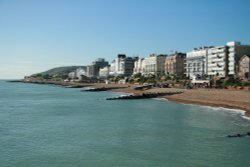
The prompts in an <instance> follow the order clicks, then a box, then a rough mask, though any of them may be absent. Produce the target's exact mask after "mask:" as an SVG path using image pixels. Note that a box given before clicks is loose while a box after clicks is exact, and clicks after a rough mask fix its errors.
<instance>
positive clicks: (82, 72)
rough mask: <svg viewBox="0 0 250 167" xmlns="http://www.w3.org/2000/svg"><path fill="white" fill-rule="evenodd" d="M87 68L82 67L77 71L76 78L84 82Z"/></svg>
mask: <svg viewBox="0 0 250 167" xmlns="http://www.w3.org/2000/svg"><path fill="white" fill-rule="evenodd" d="M86 72H87V67H80V68H77V69H76V78H78V79H79V80H82V77H83V76H86Z"/></svg>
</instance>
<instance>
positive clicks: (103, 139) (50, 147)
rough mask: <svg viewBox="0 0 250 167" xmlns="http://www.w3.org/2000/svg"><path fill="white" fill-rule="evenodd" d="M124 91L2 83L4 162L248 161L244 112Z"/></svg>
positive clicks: (6, 166) (249, 124)
mask: <svg viewBox="0 0 250 167" xmlns="http://www.w3.org/2000/svg"><path fill="white" fill-rule="evenodd" d="M119 95H120V94H119V93H112V92H81V91H80V89H70V88H62V87H59V86H51V85H35V84H24V83H8V82H5V81H0V166H1V167H34V166H44V167H49V166H52V167H70V166H72V167H76V166H83V167H85V166H86V167H88V166H89V167H99V166H100V167H112V166H115V167H118V166H120V167H128V166H131V167H166V166H190V167H193V166H211V167H214V166H220V167H223V166H225V167H230V166H232V167H234V166H240V167H244V166H246V167H247V166H250V160H249V157H250V137H243V138H227V137H226V136H227V135H229V134H237V133H246V132H248V131H250V121H249V120H247V119H244V118H243V117H242V115H241V114H240V113H237V112H234V111H233V110H227V109H223V108H211V107H200V106H195V105H184V104H178V103H173V102H168V101H166V100H157V99H146V100H120V101H119V100H114V101H109V100H106V98H109V97H116V96H119Z"/></svg>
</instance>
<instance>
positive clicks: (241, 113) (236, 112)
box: [184, 104, 250, 121]
mask: <svg viewBox="0 0 250 167" xmlns="http://www.w3.org/2000/svg"><path fill="white" fill-rule="evenodd" d="M184 105H191V106H199V107H202V108H207V109H211V110H214V111H221V110H223V111H224V112H227V113H230V114H233V115H239V116H241V117H242V118H244V119H247V120H249V121H250V117H247V116H246V115H245V113H246V111H245V110H241V109H232V108H225V107H213V106H203V105H198V104H184Z"/></svg>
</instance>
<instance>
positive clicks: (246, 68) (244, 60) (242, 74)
mask: <svg viewBox="0 0 250 167" xmlns="http://www.w3.org/2000/svg"><path fill="white" fill-rule="evenodd" d="M238 77H239V78H240V79H242V80H250V55H244V56H243V57H241V59H240V60H239V73H238Z"/></svg>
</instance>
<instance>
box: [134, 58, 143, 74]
mask: <svg viewBox="0 0 250 167" xmlns="http://www.w3.org/2000/svg"><path fill="white" fill-rule="evenodd" d="M144 68H145V59H144V58H141V59H138V60H136V61H135V62H134V70H133V74H137V73H141V74H142V73H143V70H144Z"/></svg>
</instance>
